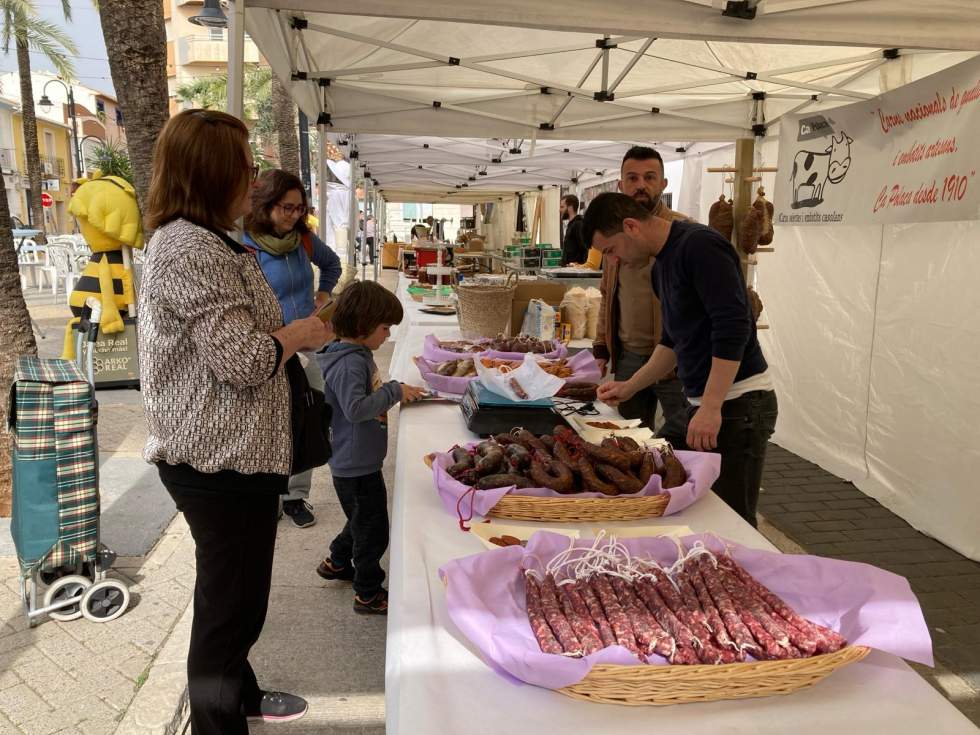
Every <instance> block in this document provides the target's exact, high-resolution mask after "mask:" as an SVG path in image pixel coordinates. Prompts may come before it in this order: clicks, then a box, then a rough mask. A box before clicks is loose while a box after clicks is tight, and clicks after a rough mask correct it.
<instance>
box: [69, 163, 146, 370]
mask: <svg viewBox="0 0 980 735" xmlns="http://www.w3.org/2000/svg"><path fill="white" fill-rule="evenodd" d="M68 211H69V212H71V213H72V214H73V215H74V216H75V218H76V219H77V220H78V226H79V227H80V228H81V231H82V236H83V237H84V238H85V242H87V243H88V245H89V247H90V248H91V249H92V258H91V259H90V260H89V262H88V265H86V266H85V269H84V270H83V271H82V275H81V278H79V279H78V282H77V283H76V284H75V289H74V290H73V291H72V292H71V297H70V298H69V300H68V304H69V305H70V306H71V313H72V314H73V315H74V319H72V320H71V321H70V322H69V323H68V327H67V328H66V330H65V345H64V352H63V354H62V357H63V358H64V359H66V360H74V359H75V339H74V326H75V325H76V324H77V323H78V321H79V317H81V315H82V307H84V306H85V299H87V298H89V297H90V296H95V297H97V298H98V299H99V301H100V302H101V304H102V316H101V319H100V322H99V331H100V332H101V333H103V334H115V333H118V332H122V331H123V330H124V329H125V324H124V323H123V312H125V311H126V308H127V306H128V305H129V304H135V303H136V292H135V289H134V287H133V274H132V273H131V272H130V270H129V268H127V267H126V265H125V264H124V262H123V253H122V248H123V246H128V247H132V248H142V247H143V224H142V221H141V218H140V210H139V205H138V204H137V201H136V190H135V189H134V188H133V186H132V184H130V183H129V182H128V181H126V180H125V179H122V178H119V177H118V176H102V174H101V173H96V174H95V176H94V177H93V178H91V179H82V180H81V183H80V184H79V186H78V188H77V189H76V190H75V193H74V195H73V196H72V198H71V202H69V204H68Z"/></svg>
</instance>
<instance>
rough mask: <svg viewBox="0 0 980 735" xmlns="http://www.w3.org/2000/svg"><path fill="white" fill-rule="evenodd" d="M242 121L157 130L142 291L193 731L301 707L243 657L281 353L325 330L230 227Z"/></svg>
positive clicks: (202, 119)
mask: <svg viewBox="0 0 980 735" xmlns="http://www.w3.org/2000/svg"><path fill="white" fill-rule="evenodd" d="M252 169H253V164H252V153H251V150H250V149H249V144H248V129H247V128H246V127H245V125H244V124H243V123H242V122H241V121H240V120H238V119H237V118H235V117H232V116H231V115H227V114H225V113H223V112H216V111H212V110H185V111H184V112H181V113H180V114H178V115H176V116H174V117H172V118H171V119H170V120H169V121H168V122H167V124H166V125H165V126H164V128H163V131H162V132H161V134H160V137H159V138H158V139H157V142H156V148H155V151H154V154H153V177H152V180H151V183H150V193H149V198H148V202H147V204H148V206H147V215H146V219H147V222H146V224H147V228H148V229H151V230H156V232H155V233H154V235H153V238H152V239H151V240H150V243H149V246H148V247H147V254H146V262H145V264H144V267H143V279H142V283H141V288H140V294H139V321H138V330H139V345H140V380H141V388H142V398H143V407H144V414H145V416H146V423H147V429H148V437H147V443H146V447H145V449H144V451H143V456H144V457H145V459H146V460H147V461H149V462H152V463H154V464H156V467H157V471H158V472H159V473H160V480H161V481H162V483H163V485H164V487H166V489H167V491H168V492H169V493H170V495H171V496H172V497H173V499H174V502H175V503H176V505H177V509H178V510H179V511H180V512H182V513H183V514H184V517H185V519H186V520H187V525H188V526H189V527H190V530H191V534H192V536H193V537H194V544H195V555H196V561H197V578H196V581H195V586H194V620H193V623H192V626H191V640H190V649H189V651H188V654H187V685H188V693H189V698H190V710H191V729H192V730H193V732H194V735H247V734H248V724H247V720H253V719H254V720H266V721H279V722H282V721H286V720H293V719H297V718H299V717H302V716H303V714H304V713H305V712H306V709H307V704H306V701H305V700H303V699H302V698H300V697H297V696H294V695H292V694H286V693H284V692H271V691H264V690H262V689H260V688H259V684H258V682H257V680H256V676H255V672H254V671H253V670H252V667H251V665H250V664H249V662H248V655H249V651H250V650H251V648H252V646H253V645H254V644H255V642H256V641H257V640H258V638H259V634H260V633H261V632H262V626H263V624H264V623H265V616H266V610H267V609H268V605H269V589H270V586H271V583H272V560H273V555H274V553H275V545H276V524H277V515H278V504H279V496H280V495H281V494H284V493H285V492H286V491H287V486H288V483H289V473H290V469H291V466H292V461H293V457H292V442H291V441H290V437H291V432H292V424H291V400H290V385H289V379H288V377H287V374H286V370H285V369H284V365H285V363H286V360H288V359H289V358H290V357H292V356H293V355H294V354H295V353H297V352H299V351H301V350H316V349H318V348H320V347H322V346H323V345H324V344H325V343H327V342H329V341H330V340H331V339H332V338H333V332H332V330H331V329H330V328H329V327H328V326H327V325H326V324H324V323H323V322H322V321H321V320H320V319H318V318H317V317H315V316H308V315H307V316H306V318H298V319H294V320H292V321H291V322H289V323H288V324H284V322H283V313H282V309H281V308H280V306H279V302H278V300H277V299H276V295H275V293H274V292H273V290H272V289H271V288H270V287H269V284H268V283H267V281H266V279H265V276H264V274H263V272H262V269H261V268H260V267H259V263H258V261H257V260H256V258H255V256H254V255H253V254H252V253H250V252H249V251H248V250H246V249H245V248H244V247H242V246H241V245H240V244H239V243H238V242H236V241H235V240H233V239H232V238H231V237H229V235H228V231H229V230H232V229H233V228H234V226H235V220H237V219H238V218H239V217H242V216H244V215H245V214H246V213H247V212H248V211H249V206H250V192H251V188H252V183H253V179H254V174H253V173H252Z"/></svg>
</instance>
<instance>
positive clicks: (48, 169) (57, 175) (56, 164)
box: [0, 149, 68, 181]
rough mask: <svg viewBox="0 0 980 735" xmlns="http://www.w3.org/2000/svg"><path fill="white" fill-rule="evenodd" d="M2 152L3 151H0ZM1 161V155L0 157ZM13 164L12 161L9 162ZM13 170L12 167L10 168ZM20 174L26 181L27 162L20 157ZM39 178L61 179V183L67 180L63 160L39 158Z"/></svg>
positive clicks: (47, 157) (46, 157) (66, 168)
mask: <svg viewBox="0 0 980 735" xmlns="http://www.w3.org/2000/svg"><path fill="white" fill-rule="evenodd" d="M0 150H3V149H0ZM11 155H12V152H11ZM0 159H2V155H0ZM11 163H13V161H11ZM3 167H4V169H6V168H7V164H6V163H4V165H3ZM11 168H13V166H11ZM20 172H21V175H22V176H23V177H24V181H27V161H26V160H24V156H23V155H21V157H20ZM41 178H42V179H61V180H63V181H67V180H68V167H67V166H66V165H65V159H64V158H51V157H50V156H41Z"/></svg>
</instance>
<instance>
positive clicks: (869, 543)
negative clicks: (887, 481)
mask: <svg viewBox="0 0 980 735" xmlns="http://www.w3.org/2000/svg"><path fill="white" fill-rule="evenodd" d="M762 484H763V492H762V495H761V497H760V499H759V512H760V513H761V514H762V515H763V516H764V517H765V519H766V520H767V521H768V522H769V523H770V524H772V526H774V527H775V528H776V529H778V531H780V532H782V534H785V537H789V539H790V540H791V541H792V542H795V543H796V544H798V545H799V546H800V547H802V548H803V549H804V550H805V551H806V552H807V553H810V554H818V555H820V556H830V557H834V558H836V559H848V560H851V561H859V562H865V563H867V564H873V565H874V566H877V567H881V568H882V569H887V570H888V571H891V572H895V573H896V574H901V575H902V576H903V577H907V578H908V580H909V582H910V584H911V585H912V590H913V591H914V592H915V594H916V596H917V597H918V598H919V602H920V603H921V605H922V609H923V611H924V612H925V617H926V623H927V624H928V625H929V630H930V633H931V634H932V642H933V648H934V651H935V657H936V662H937V666H936V668H935V669H930V668H928V667H926V666H920V665H917V664H913V665H912V666H913V668H915V670H916V671H918V672H919V673H920V674H921V675H922V676H923V677H924V678H925V679H927V680H928V681H929V682H930V683H931V684H932V685H933V686H934V687H936V689H938V690H939V691H940V692H941V693H942V694H943V695H944V696H946V697H947V698H948V699H949V700H950V701H951V702H952V703H953V704H954V705H956V707H957V708H958V709H959V710H960V711H961V712H963V714H965V715H966V716H967V717H969V718H970V719H971V720H972V721H973V722H974V724H977V725H980V564H978V563H976V562H974V561H972V560H970V559H967V558H966V557H964V556H963V555H961V554H959V553H957V552H956V551H953V550H952V549H950V548H949V547H947V546H945V545H943V544H942V543H941V542H939V541H936V540H935V539H933V538H930V537H929V536H926V535H925V534H923V533H920V532H919V531H916V530H915V529H914V528H912V526H910V525H909V524H908V523H906V522H905V521H904V520H902V519H901V518H899V517H898V516H897V515H895V514H894V513H892V512H891V511H890V510H888V509H887V508H885V507H883V506H882V505H881V504H880V503H878V502H877V501H876V500H874V499H872V498H869V497H868V496H867V495H865V494H864V493H862V492H861V491H860V490H858V489H857V488H856V487H855V486H854V485H853V484H852V483H850V482H845V481H844V480H841V479H840V478H839V477H836V476H834V475H832V474H830V473H829V472H826V471H824V470H822V469H821V468H820V467H818V466H817V465H815V464H813V463H812V462H808V461H806V460H805V459H802V458H800V457H798V456H796V455H795V454H793V453H792V452H788V451H786V450H785V449H783V448H782V447H779V446H777V445H775V444H770V445H769V451H768V455H767V458H766V468H765V474H764V476H763V481H762ZM785 537H784V538H785ZM773 543H776V545H777V546H779V542H778V541H776V540H773ZM781 548H782V547H781ZM783 550H784V551H786V550H787V549H783Z"/></svg>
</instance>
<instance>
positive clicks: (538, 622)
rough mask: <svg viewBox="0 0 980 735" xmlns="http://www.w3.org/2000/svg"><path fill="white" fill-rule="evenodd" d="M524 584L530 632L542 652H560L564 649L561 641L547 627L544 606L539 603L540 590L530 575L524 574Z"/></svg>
mask: <svg viewBox="0 0 980 735" xmlns="http://www.w3.org/2000/svg"><path fill="white" fill-rule="evenodd" d="M524 586H525V590H526V598H527V619H528V622H529V623H530V624H531V632H533V633H534V637H535V638H536V639H537V641H538V647H539V648H540V649H541V650H542V651H543V652H544V653H554V654H558V655H560V654H562V653H564V649H563V648H562V647H561V643H559V642H558V639H557V638H555V634H554V633H552V632H551V628H550V627H548V621H547V620H546V619H545V616H544V607H543V606H542V604H541V590H540V588H539V587H538V583H537V582H536V581H535V579H534V578H533V577H531V576H530V575H525V576H524Z"/></svg>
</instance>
